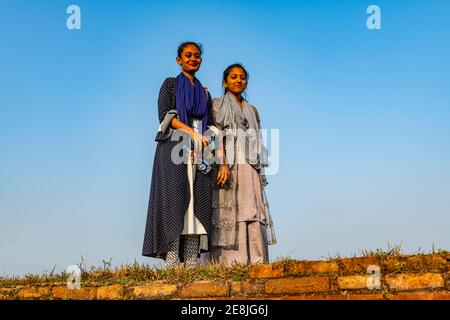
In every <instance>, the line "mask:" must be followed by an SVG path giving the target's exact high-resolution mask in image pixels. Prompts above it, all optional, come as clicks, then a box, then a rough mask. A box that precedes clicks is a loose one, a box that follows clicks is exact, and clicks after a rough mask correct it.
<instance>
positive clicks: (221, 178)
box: [217, 164, 230, 187]
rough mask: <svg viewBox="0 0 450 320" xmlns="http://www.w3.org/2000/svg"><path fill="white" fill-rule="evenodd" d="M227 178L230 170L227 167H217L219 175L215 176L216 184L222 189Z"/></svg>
mask: <svg viewBox="0 0 450 320" xmlns="http://www.w3.org/2000/svg"><path fill="white" fill-rule="evenodd" d="M229 177H230V170H229V169H228V165H226V164H221V165H220V167H219V174H218V175H217V184H218V185H219V186H220V187H223V186H224V185H225V183H227V181H228V178H229Z"/></svg>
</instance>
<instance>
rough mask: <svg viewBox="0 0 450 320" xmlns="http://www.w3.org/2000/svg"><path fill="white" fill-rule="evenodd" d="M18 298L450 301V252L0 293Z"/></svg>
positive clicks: (6, 289) (1, 297)
mask: <svg viewBox="0 0 450 320" xmlns="http://www.w3.org/2000/svg"><path fill="white" fill-rule="evenodd" d="M370 266H372V268H373V267H374V268H375V269H378V268H379V271H380V273H379V277H378V279H379V286H378V285H376V286H374V284H376V282H373V281H374V279H375V278H377V276H376V275H371V274H368V273H367V269H368V268H369V267H370ZM374 277H375V278H374ZM0 284H1V281H0ZM16 299H45V300H49V299H50V300H52V299H77V300H105V299H106V300H116V299H120V300H122V299H125V300H136V299H239V300H243V299H298V300H305V299H318V300H323V299H327V300H336V299H342V300H349V299H355V300H361V299H363V300H368V299H374V300H397V299H404V300H408V299H427V300H450V253H441V254H431V255H414V256H399V257H393V256H392V257H387V258H383V259H380V258H375V257H363V258H346V259H338V260H333V261H289V262H283V263H273V264H261V265H254V266H252V267H251V269H250V272H249V276H248V278H247V279H244V280H242V281H233V280H231V279H230V280H222V281H196V282H192V283H188V284H171V283H164V282H161V281H158V282H147V283H142V284H139V285H132V286H131V285H120V284H115V285H109V286H102V287H94V286H91V287H89V286H87V287H82V288H81V289H78V290H69V289H68V288H67V287H66V286H64V285H62V284H53V285H47V286H45V285H43V286H16V287H1V288H0V300H16Z"/></svg>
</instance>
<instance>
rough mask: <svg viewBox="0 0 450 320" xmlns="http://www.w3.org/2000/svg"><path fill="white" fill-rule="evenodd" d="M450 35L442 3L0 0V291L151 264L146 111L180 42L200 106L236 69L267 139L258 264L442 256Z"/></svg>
mask: <svg viewBox="0 0 450 320" xmlns="http://www.w3.org/2000/svg"><path fill="white" fill-rule="evenodd" d="M71 4H76V5H78V6H80V8H81V26H82V28H81V30H68V29H67V28H66V19H67V17H68V14H67V13H66V8H67V7H68V6H69V5H71ZM370 4H376V5H378V6H379V7H380V8H381V23H382V29H381V30H369V29H368V28H367V27H366V19H367V18H368V16H369V15H368V14H367V13H366V9H367V7H368V6H369V5H370ZM449 21H450V2H448V1H445V0H442V1H440V0H434V1H432V2H430V1H425V0H423V1H419V0H416V1H412V0H408V1H406V0H405V1H403V0H398V1H379V0H376V1H363V0H360V1H357V0H354V1H350V0H348V1H331V0H330V1H324V0H318V1H281V2H280V1H220V2H214V1H143V0H142V1H82V0H73V1H49V0H48V1H22V0H14V1H10V0H2V1H1V2H0V43H1V50H0V88H1V90H0V217H1V223H0V276H2V275H3V276H4V275H22V274H26V273H42V272H46V271H50V270H51V269H53V267H54V266H55V267H56V271H57V272H59V271H62V270H64V269H65V268H66V267H67V266H68V265H71V264H77V263H79V262H80V261H81V256H83V258H84V260H85V262H86V264H87V265H97V266H100V265H102V260H109V259H112V264H113V265H114V266H116V265H120V264H122V263H131V262H133V261H134V260H135V259H136V260H137V261H139V262H147V263H154V264H159V261H160V260H153V259H149V258H145V257H142V256H141V250H142V240H143V235H144V227H145V220H146V214H147V203H148V192H149V189H150V178H151V168H152V161H153V157H154V150H155V146H156V144H155V142H154V136H155V132H156V130H157V127H158V120H157V105H156V101H157V96H158V91H159V87H160V85H161V83H162V81H163V80H164V78H165V77H168V76H174V75H176V74H177V73H178V72H179V69H178V65H177V64H176V63H175V56H176V49H177V46H178V44H179V43H181V42H182V41H185V40H194V41H198V42H200V43H202V44H203V46H204V50H205V52H204V56H203V59H204V60H203V65H202V68H201V70H200V72H199V73H198V77H199V79H200V80H201V81H202V83H203V84H204V85H205V86H207V87H208V88H209V90H210V92H211V93H212V95H213V96H219V95H220V94H221V82H220V79H221V74H222V72H223V70H224V68H225V67H226V66H227V65H229V64H231V63H234V62H242V63H243V64H244V65H245V66H246V67H247V68H248V70H249V72H250V82H249V88H248V95H247V97H248V100H249V101H250V102H251V103H252V104H253V105H255V106H256V107H257V108H258V110H259V113H260V115H261V118H262V121H263V126H264V127H265V128H268V129H272V128H274V129H279V130H280V170H279V173H278V174H276V175H273V176H270V177H269V183H270V184H269V186H268V189H267V194H268V197H269V199H270V203H271V210H272V215H273V218H274V222H275V228H276V231H277V236H278V240H279V244H278V245H276V246H273V247H272V246H271V247H270V255H271V259H276V258H278V257H284V256H291V257H294V258H301V259H322V258H324V257H328V255H334V254H336V253H340V254H341V255H342V256H351V255H353V254H359V253H360V251H361V250H363V249H376V248H380V247H382V248H387V244H388V243H389V244H391V245H394V244H401V245H402V248H403V251H404V252H405V253H412V252H416V251H417V250H418V249H419V248H421V249H422V250H423V251H425V252H429V251H430V250H431V248H432V246H433V245H434V246H435V247H437V248H443V249H449V244H450V233H449V232H448V230H449V226H450V196H449V195H450V148H449V146H450V121H449V120H450V90H449V88H450V63H449V61H450V42H449V41H448V39H450V24H449Z"/></svg>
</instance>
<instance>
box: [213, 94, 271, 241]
mask: <svg viewBox="0 0 450 320" xmlns="http://www.w3.org/2000/svg"><path fill="white" fill-rule="evenodd" d="M242 104H243V108H242V109H241V108H240V107H239V104H238V101H237V98H236V97H235V96H234V95H233V94H231V93H227V94H225V95H224V96H223V97H220V98H216V99H214V100H213V114H214V120H215V123H216V126H218V127H219V128H220V129H222V132H223V133H224V134H225V135H227V134H228V135H227V139H226V153H227V159H228V162H227V163H228V166H229V168H230V178H229V180H228V182H227V183H226V185H225V187H224V188H219V187H218V186H217V185H216V186H215V188H216V189H215V190H214V191H215V192H214V196H213V218H212V224H213V233H212V245H213V246H219V247H223V248H228V249H229V248H235V247H236V245H237V208H236V181H237V180H238V177H237V174H238V170H237V166H236V165H235V164H236V163H237V164H239V161H240V160H242V159H239V158H236V159H235V158H234V155H236V153H237V152H236V151H237V148H238V146H237V144H239V143H241V147H245V149H244V150H245V151H246V152H245V162H246V163H249V164H250V165H252V166H253V167H254V168H255V169H256V170H257V171H258V172H259V174H260V181H261V196H262V199H263V203H264V207H265V218H266V219H265V220H266V234H267V243H268V244H269V245H271V244H276V243H277V240H276V237H275V232H274V228H273V221H272V217H271V215H270V211H269V203H268V201H267V197H266V194H265V191H264V187H265V186H266V185H267V180H266V179H265V175H264V167H265V166H267V163H268V162H267V159H268V157H267V149H266V148H265V147H264V145H263V139H262V134H261V130H260V129H261V126H260V119H259V115H258V112H257V111H256V108H254V107H253V106H251V105H250V104H249V103H248V102H247V100H245V99H243V101H242ZM242 133H244V134H243V135H242ZM239 134H241V135H239ZM230 136H231V137H234V138H232V139H229V137H230ZM230 142H232V143H231V144H230ZM230 153H233V156H232V157H231V160H233V161H232V162H231V163H230V157H229V155H230ZM239 153H240V152H239Z"/></svg>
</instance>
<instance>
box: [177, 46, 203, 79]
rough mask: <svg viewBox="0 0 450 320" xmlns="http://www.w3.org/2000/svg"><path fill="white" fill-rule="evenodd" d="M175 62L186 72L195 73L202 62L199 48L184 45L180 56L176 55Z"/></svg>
mask: <svg viewBox="0 0 450 320" xmlns="http://www.w3.org/2000/svg"><path fill="white" fill-rule="evenodd" d="M177 63H178V64H179V65H180V66H181V69H183V71H185V72H187V73H196V72H197V71H198V70H199V69H200V65H201V64H202V57H201V52H200V50H199V49H198V48H197V47H196V46H194V45H192V44H189V45H187V46H186V47H184V49H183V52H181V58H180V57H177Z"/></svg>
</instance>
